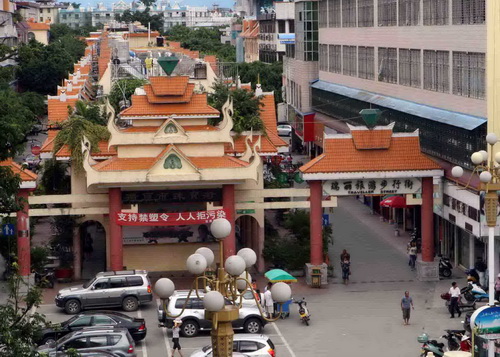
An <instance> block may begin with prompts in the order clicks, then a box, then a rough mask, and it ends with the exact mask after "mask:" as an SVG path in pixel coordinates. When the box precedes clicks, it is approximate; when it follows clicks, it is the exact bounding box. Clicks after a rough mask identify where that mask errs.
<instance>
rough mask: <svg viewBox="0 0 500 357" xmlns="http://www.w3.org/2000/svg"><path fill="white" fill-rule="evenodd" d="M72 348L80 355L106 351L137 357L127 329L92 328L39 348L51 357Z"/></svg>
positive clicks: (123, 356) (39, 350)
mask: <svg viewBox="0 0 500 357" xmlns="http://www.w3.org/2000/svg"><path fill="white" fill-rule="evenodd" d="M70 348H74V349H76V350H77V351H78V352H79V353H83V352H96V351H99V350H102V349H104V350H106V351H108V352H112V353H114V354H116V355H117V356H120V357H136V354H135V342H134V340H133V339H132V336H130V334H129V333H128V330H127V329H125V328H115V327H90V328H85V329H83V330H80V331H75V332H72V333H70V334H68V335H66V336H64V337H62V338H60V339H59V340H57V341H55V342H52V343H50V344H46V345H43V346H40V347H38V349H37V351H38V352H40V353H45V354H47V355H48V356H49V357H52V356H56V355H57V356H60V355H61V353H64V352H65V351H67V350H68V349H70Z"/></svg>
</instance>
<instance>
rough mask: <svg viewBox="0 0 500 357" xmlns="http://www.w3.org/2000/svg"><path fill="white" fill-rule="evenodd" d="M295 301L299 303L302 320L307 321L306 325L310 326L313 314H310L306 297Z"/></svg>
mask: <svg viewBox="0 0 500 357" xmlns="http://www.w3.org/2000/svg"><path fill="white" fill-rule="evenodd" d="M293 303H294V304H297V305H298V311H299V316H300V320H301V321H302V322H303V323H305V324H306V326H309V320H311V314H309V309H308V308H307V302H306V300H305V298H302V300H298V301H294V302H293Z"/></svg>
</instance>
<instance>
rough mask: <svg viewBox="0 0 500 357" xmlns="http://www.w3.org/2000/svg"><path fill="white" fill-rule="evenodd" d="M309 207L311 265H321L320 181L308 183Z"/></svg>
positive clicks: (321, 209)
mask: <svg viewBox="0 0 500 357" xmlns="http://www.w3.org/2000/svg"><path fill="white" fill-rule="evenodd" d="M309 188H310V194H309V195H310V198H309V202H310V205H311V209H310V232H311V233H310V234H311V264H313V265H320V264H322V263H323V227H322V224H323V222H322V218H323V217H322V216H323V208H322V207H321V201H322V199H323V187H322V183H321V181H309Z"/></svg>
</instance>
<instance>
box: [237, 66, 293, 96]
mask: <svg viewBox="0 0 500 357" xmlns="http://www.w3.org/2000/svg"><path fill="white" fill-rule="evenodd" d="M238 75H239V76H240V79H241V82H242V83H248V82H251V83H252V86H254V88H255V84H256V83H257V81H259V80H260V83H261V84H262V90H263V91H264V92H274V100H275V101H276V103H281V102H282V101H283V98H282V87H283V63H282V62H274V63H272V64H267V63H264V62H260V61H256V62H251V63H238Z"/></svg>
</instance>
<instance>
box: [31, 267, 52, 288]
mask: <svg viewBox="0 0 500 357" xmlns="http://www.w3.org/2000/svg"><path fill="white" fill-rule="evenodd" d="M34 273H35V284H36V285H38V286H39V287H41V288H51V289H52V288H54V284H55V282H56V276H55V274H54V270H53V269H47V268H45V269H44V270H43V271H42V272H41V273H40V272H37V271H35V272H34Z"/></svg>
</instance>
